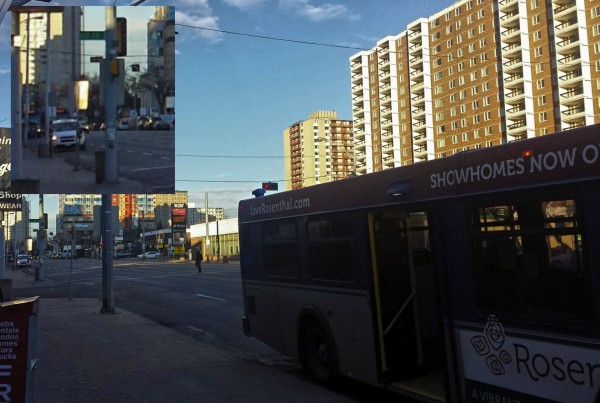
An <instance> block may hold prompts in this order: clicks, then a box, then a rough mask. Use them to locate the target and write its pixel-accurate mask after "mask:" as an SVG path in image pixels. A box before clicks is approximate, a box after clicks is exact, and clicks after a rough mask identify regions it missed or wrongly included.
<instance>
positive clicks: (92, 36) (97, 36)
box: [79, 31, 104, 41]
mask: <svg viewBox="0 0 600 403" xmlns="http://www.w3.org/2000/svg"><path fill="white" fill-rule="evenodd" d="M79 40H82V41H103V40H104V31H80V32H79Z"/></svg>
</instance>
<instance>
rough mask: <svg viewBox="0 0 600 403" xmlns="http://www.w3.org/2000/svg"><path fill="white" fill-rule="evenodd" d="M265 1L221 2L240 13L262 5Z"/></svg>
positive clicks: (231, 0) (239, 0)
mask: <svg viewBox="0 0 600 403" xmlns="http://www.w3.org/2000/svg"><path fill="white" fill-rule="evenodd" d="M266 1H267V0H223V2H224V3H225V4H227V5H229V6H231V7H235V8H237V9H239V10H242V11H248V10H250V9H251V8H254V7H257V6H260V5H262V4H263V3H265V2H266Z"/></svg>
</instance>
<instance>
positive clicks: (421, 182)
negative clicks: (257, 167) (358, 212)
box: [238, 125, 600, 223]
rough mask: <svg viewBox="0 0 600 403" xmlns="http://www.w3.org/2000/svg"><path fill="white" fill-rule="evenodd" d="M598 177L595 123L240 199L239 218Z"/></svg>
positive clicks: (599, 133)
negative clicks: (365, 173)
mask: <svg viewBox="0 0 600 403" xmlns="http://www.w3.org/2000/svg"><path fill="white" fill-rule="evenodd" d="M591 179H600V125H592V126H585V127H581V128H578V129H573V130H568V131H564V132H559V133H554V134H549V135H545V136H541V137H536V138H532V139H528V140H523V141H517V142H513V143H509V144H503V145H499V146H494V147H489V148H483V149H478V150H469V151H465V152H461V153H458V154H455V155H453V156H450V157H445V158H440V159H436V160H432V161H426V162H421V163H416V164H413V165H408V166H404V167H399V168H393V169H388V170H384V171H381V172H376V173H372V174H367V175H361V176H357V177H352V178H348V179H344V180H339V181H335V182H330V183H325V184H321V185H315V186H310V187H306V188H302V189H297V190H291V191H287V192H281V193H275V194H272V195H269V196H265V197H258V198H254V199H247V200H242V201H240V204H239V212H238V220H239V222H240V223H244V222H250V221H261V220H267V219H272V218H281V217H286V216H296V215H304V214H312V213H319V212H326V211H335V210H346V209H355V208H361V207H366V206H382V205H387V204H398V203H404V202H406V203H409V202H419V201H429V200H436V199H445V198H451V197H457V196H463V195H469V194H485V193H493V192H498V191H506V190H511V189H522V188H530V187H537V186H542V185H549V184H560V183H570V182H578V181H584V180H591Z"/></svg>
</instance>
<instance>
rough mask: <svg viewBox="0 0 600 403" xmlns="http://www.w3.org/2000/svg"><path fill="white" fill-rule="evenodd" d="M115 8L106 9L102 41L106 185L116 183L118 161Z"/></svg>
mask: <svg viewBox="0 0 600 403" xmlns="http://www.w3.org/2000/svg"><path fill="white" fill-rule="evenodd" d="M116 10H117V8H116V7H112V6H109V7H106V32H105V34H104V40H105V43H106V56H105V68H104V69H103V70H104V71H103V73H104V76H103V77H102V80H103V82H104V106H105V115H104V119H105V120H104V121H105V122H106V138H105V144H106V147H105V149H104V181H105V182H106V183H109V184H110V183H117V182H118V161H117V148H116V140H117V138H116V137H117V94H116V82H115V80H116V77H115V70H114V69H117V71H116V73H117V74H116V75H117V76H118V60H117V40H116V39H117V37H116V26H117V17H116V13H117V12H116Z"/></svg>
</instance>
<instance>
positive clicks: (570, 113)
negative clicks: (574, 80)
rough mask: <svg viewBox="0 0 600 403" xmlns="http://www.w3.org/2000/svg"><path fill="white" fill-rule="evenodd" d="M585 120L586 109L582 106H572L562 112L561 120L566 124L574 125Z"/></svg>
mask: <svg viewBox="0 0 600 403" xmlns="http://www.w3.org/2000/svg"><path fill="white" fill-rule="evenodd" d="M582 119H585V108H584V107H583V105H582V104H580V105H576V106H572V107H570V108H568V109H565V110H563V111H561V120H562V121H563V122H565V123H569V124H570V123H574V122H578V121H580V120H582Z"/></svg>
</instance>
